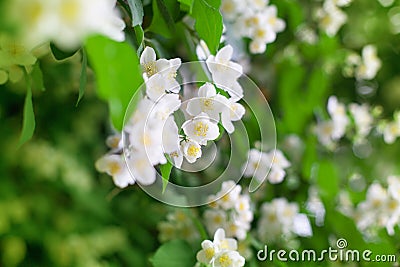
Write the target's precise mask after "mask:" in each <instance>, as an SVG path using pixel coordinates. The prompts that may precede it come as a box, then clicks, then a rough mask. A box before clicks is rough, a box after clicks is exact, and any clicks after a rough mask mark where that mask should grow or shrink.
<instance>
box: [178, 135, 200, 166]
mask: <svg viewBox="0 0 400 267" xmlns="http://www.w3.org/2000/svg"><path fill="white" fill-rule="evenodd" d="M182 151H183V155H184V156H185V158H186V160H187V161H188V162H189V163H194V162H195V161H196V160H197V159H198V158H200V157H201V146H200V145H199V143H197V142H196V141H192V140H189V141H186V142H184V143H183V144H182Z"/></svg>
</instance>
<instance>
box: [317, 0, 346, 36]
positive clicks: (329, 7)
mask: <svg viewBox="0 0 400 267" xmlns="http://www.w3.org/2000/svg"><path fill="white" fill-rule="evenodd" d="M317 18H318V19H319V26H320V28H322V29H323V30H324V31H325V32H326V34H327V35H329V36H335V35H336V33H337V32H338V31H339V29H340V28H341V27H342V26H343V24H345V23H346V21H347V15H346V13H344V12H343V11H342V10H341V9H339V8H337V7H336V5H335V4H334V3H333V2H332V1H330V0H327V1H325V2H324V4H323V7H322V8H321V9H319V10H318V11H317Z"/></svg>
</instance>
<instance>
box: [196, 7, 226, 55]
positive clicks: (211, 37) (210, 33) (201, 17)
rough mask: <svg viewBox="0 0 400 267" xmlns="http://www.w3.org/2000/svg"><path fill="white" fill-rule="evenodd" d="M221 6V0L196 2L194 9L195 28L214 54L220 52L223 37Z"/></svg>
mask: <svg viewBox="0 0 400 267" xmlns="http://www.w3.org/2000/svg"><path fill="white" fill-rule="evenodd" d="M220 5H221V1H220V0H195V1H194V3H193V9H192V16H193V18H194V19H195V20H196V23H195V25H194V27H195V29H196V31H197V33H198V35H199V37H200V38H201V39H203V40H204V41H205V42H206V44H207V46H208V48H209V49H210V52H211V53H212V54H215V53H216V51H217V50H218V46H219V43H220V40H221V35H222V16H221V13H220V12H219V6H220Z"/></svg>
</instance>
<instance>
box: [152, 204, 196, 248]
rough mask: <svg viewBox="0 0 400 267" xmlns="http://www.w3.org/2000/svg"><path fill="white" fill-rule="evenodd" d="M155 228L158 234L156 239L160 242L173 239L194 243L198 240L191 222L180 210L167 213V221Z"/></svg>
mask: <svg viewBox="0 0 400 267" xmlns="http://www.w3.org/2000/svg"><path fill="white" fill-rule="evenodd" d="M157 228H158V230H159V232H160V233H159V236H158V238H159V240H160V241H161V242H166V241H169V240H173V239H184V240H186V241H188V242H196V241H198V240H199V239H200V236H199V233H198V231H197V230H196V226H195V225H194V223H193V220H192V219H191V218H190V216H189V215H187V214H186V213H185V212H184V211H183V210H181V209H177V210H176V211H174V212H171V213H168V215H167V221H162V222H160V223H159V224H158V225H157Z"/></svg>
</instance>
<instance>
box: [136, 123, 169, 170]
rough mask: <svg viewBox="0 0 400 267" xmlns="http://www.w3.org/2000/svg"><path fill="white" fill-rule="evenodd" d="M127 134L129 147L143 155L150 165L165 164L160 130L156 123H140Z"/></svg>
mask: <svg viewBox="0 0 400 267" xmlns="http://www.w3.org/2000/svg"><path fill="white" fill-rule="evenodd" d="M161 126H162V125H161ZM129 133H130V135H129V140H130V144H131V146H132V147H133V148H134V149H136V150H138V151H140V152H142V153H143V154H145V155H146V156H147V158H148V160H149V161H150V162H151V164H152V165H157V164H159V163H160V164H165V163H166V162H167V160H166V158H165V156H164V152H163V147H162V128H161V127H160V125H159V124H158V122H157V121H152V120H147V121H142V122H140V123H138V124H136V125H134V126H133V127H132V129H130V132H129ZM134 154H136V152H135V153H134Z"/></svg>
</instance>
